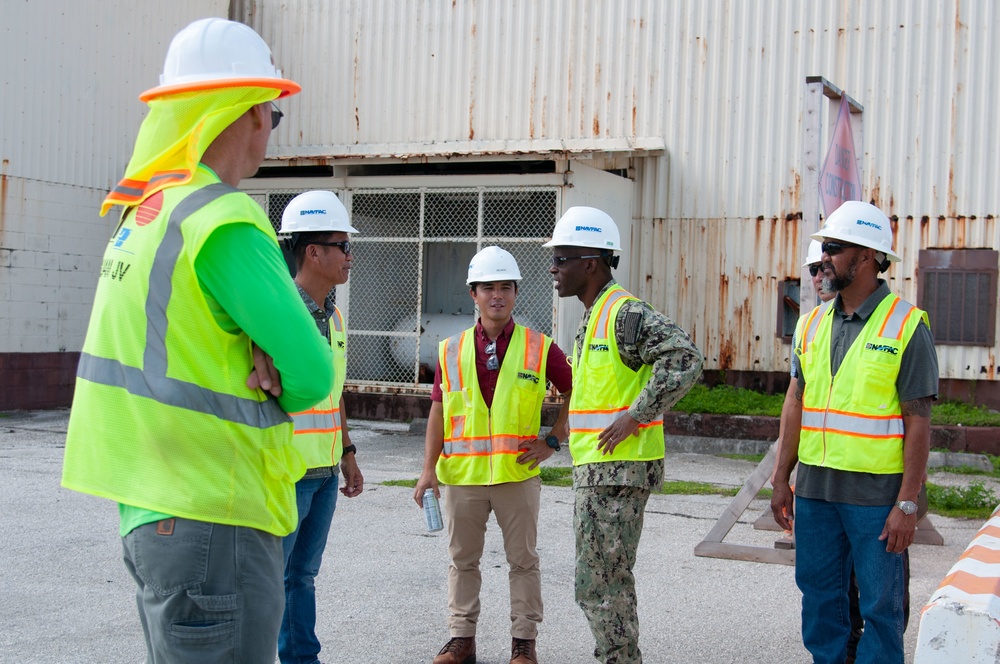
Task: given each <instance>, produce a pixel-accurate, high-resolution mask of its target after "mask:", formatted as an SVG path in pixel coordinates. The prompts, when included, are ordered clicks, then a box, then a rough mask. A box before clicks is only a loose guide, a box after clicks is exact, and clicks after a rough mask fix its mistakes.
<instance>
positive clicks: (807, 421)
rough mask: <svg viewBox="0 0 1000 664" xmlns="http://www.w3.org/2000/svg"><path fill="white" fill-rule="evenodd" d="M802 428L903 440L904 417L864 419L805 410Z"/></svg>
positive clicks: (842, 414)
mask: <svg viewBox="0 0 1000 664" xmlns="http://www.w3.org/2000/svg"><path fill="white" fill-rule="evenodd" d="M824 417H825V421H824ZM802 428H803V429H815V430H823V431H829V432H831V433H843V434H847V435H849V436H851V435H853V436H861V437H864V438H902V437H903V417H902V416H899V417H885V418H883V417H862V416H859V415H849V414H847V413H826V412H824V411H822V410H803V411H802Z"/></svg>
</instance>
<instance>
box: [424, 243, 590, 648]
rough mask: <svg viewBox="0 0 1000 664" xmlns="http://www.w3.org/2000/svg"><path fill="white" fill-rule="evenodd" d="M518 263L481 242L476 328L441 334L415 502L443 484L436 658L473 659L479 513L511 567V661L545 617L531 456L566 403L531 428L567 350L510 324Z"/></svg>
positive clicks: (556, 432)
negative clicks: (440, 643)
mask: <svg viewBox="0 0 1000 664" xmlns="http://www.w3.org/2000/svg"><path fill="white" fill-rule="evenodd" d="M520 280H521V272H520V270H519V269H518V266H517V261H515V260H514V257H513V256H512V255H511V254H510V253H509V252H507V251H505V250H503V249H501V248H500V247H485V248H483V249H482V250H481V251H480V252H479V253H477V254H476V255H475V256H474V257H473V258H472V261H471V262H470V263H469V277H468V281H467V283H468V286H469V295H470V296H471V297H472V299H473V300H474V301H475V303H476V306H477V307H478V308H479V313H480V316H479V320H478V321H477V322H476V325H475V326H474V327H472V328H469V329H468V330H466V331H464V332H462V333H460V334H457V335H455V336H453V337H451V338H449V339H446V340H444V341H442V342H441V344H440V346H439V348H438V365H437V370H436V371H435V373H434V389H433V391H432V393H431V411H430V415H429V416H428V420H427V436H426V439H425V447H424V468H423V472H421V474H420V479H419V480H417V485H416V488H415V489H414V492H413V499H414V500H415V501H416V502H417V504H418V505H421V506H423V494H424V491H425V490H427V489H433V491H434V494H435V495H437V496H440V489H439V486H438V483H439V482H440V483H441V484H445V485H447V488H446V489H445V491H444V501H445V502H444V510H443V511H444V515H445V519H446V520H447V522H448V538H449V545H448V553H449V555H450V557H451V565H450V567H449V569H448V610H449V613H450V616H449V618H448V630H449V632H450V634H451V638H450V639H449V640H448V642H447V643H446V644H445V645H444V647H443V648H442V649H441V651H440V652H439V653H438V655H437V656H436V657H435V658H434V664H473V663H474V662H475V661H476V625H477V622H478V620H479V606H480V604H479V589H480V586H481V584H482V577H481V575H480V571H479V560H480V558H481V557H482V554H483V545H484V542H485V536H486V522H487V520H488V518H489V515H490V512H493V514H494V515H495V516H496V520H497V523H498V524H499V525H500V530H501V531H502V533H503V541H504V550H505V551H506V554H507V563H508V564H509V565H510V574H509V577H510V619H511V629H510V631H511V637H512V638H511V656H510V657H511V658H510V661H511V664H536V662H537V661H538V660H537V655H536V648H535V639H536V637H537V635H538V625H539V623H541V622H542V585H541V583H542V577H541V571H540V568H539V562H538V552H537V551H536V549H535V542H536V540H537V536H538V509H539V502H540V496H541V479H540V478H539V476H538V475H539V473H540V471H539V469H538V465H539V464H540V463H541V462H542V461H545V460H546V459H548V458H549V457H550V456H552V454H553V453H554V452H556V451H558V450H559V449H560V441H561V440H564V439H565V438H566V436H567V433H568V432H567V427H566V420H567V415H568V408H569V401H568V399H566V400H565V401H564V403H563V406H562V408H561V410H560V411H559V415H558V416H557V418H556V421H555V423H554V424H553V426H552V429H551V430H550V431H549V433H548V434H547V435H546V436H545V437H544V438H543V437H542V435H541V433H540V427H541V410H542V400H543V399H544V398H545V395H546V392H547V390H546V384H547V382H548V381H552V384H553V385H554V386H555V388H556V389H557V390H558V391H559V392H560V393H562V394H563V395H564V398H565V397H566V396H567V395H569V394H570V388H571V374H570V369H569V365H568V364H567V362H566V355H565V354H564V353H563V352H562V351H561V350H560V349H559V347H558V346H557V345H556V344H555V343H553V342H552V339H551V338H549V337H548V336H546V335H544V334H542V333H541V332H537V331H535V330H532V329H529V328H526V327H523V326H521V325H517V324H516V323H514V318H513V311H514V303H515V300H516V299H517V292H518V282H519V281H520Z"/></svg>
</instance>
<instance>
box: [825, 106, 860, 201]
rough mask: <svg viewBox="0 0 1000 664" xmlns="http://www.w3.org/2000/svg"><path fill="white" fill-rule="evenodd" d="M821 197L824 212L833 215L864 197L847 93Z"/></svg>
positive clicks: (838, 121)
mask: <svg viewBox="0 0 1000 664" xmlns="http://www.w3.org/2000/svg"><path fill="white" fill-rule="evenodd" d="M819 197H820V200H821V201H822V202H823V216H825V217H829V216H830V215H831V214H833V211H834V210H836V209H837V208H838V207H840V204H841V203H843V202H844V201H860V200H861V173H860V172H858V160H857V155H856V154H855V151H854V134H853V133H852V132H851V109H850V106H849V105H848V103H847V95H846V94H845V95H843V96H842V97H841V98H840V112H839V113H837V126H836V127H834V129H833V137H832V138H831V139H830V148H829V149H828V150H827V151H826V161H824V162H823V168H822V169H821V170H820V173H819Z"/></svg>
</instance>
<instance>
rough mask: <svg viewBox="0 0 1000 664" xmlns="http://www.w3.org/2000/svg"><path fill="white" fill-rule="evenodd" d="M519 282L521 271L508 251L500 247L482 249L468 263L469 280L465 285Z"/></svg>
mask: <svg viewBox="0 0 1000 664" xmlns="http://www.w3.org/2000/svg"><path fill="white" fill-rule="evenodd" d="M520 280H521V271H520V270H519V269H518V267H517V261H516V260H514V257H513V256H511V254H510V252H509V251H504V250H503V249H501V248H500V247H483V248H482V249H480V251H479V253H478V254H476V255H475V256H473V257H472V260H471V261H470V262H469V278H468V279H466V281H465V283H466V284H470V285H471V284H475V283H481V282H486V281H520Z"/></svg>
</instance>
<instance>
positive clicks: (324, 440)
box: [289, 307, 347, 468]
mask: <svg viewBox="0 0 1000 664" xmlns="http://www.w3.org/2000/svg"><path fill="white" fill-rule="evenodd" d="M330 347H331V348H333V391H331V392H330V395H329V396H328V397H326V398H325V399H323V400H322V401H320V402H319V403H318V404H316V405H315V406H313V407H312V408H310V409H309V410H304V411H302V412H299V413H289V414H290V415H291V416H292V423H293V424H294V425H295V437H294V438H293V439H292V442H293V443H294V444H295V449H297V450H298V451H299V453H300V454H301V455H302V458H303V459H304V460H305V462H306V467H307V468H322V467H324V466H335V465H337V464H338V463H340V457H341V455H342V454H343V451H344V443H343V434H342V433H341V429H342V427H343V424H342V423H341V415H340V397H341V395H342V394H343V392H344V374H345V371H346V370H347V354H346V349H347V330H346V329H345V328H344V317H343V315H341V313H340V309H338V308H337V307H334V308H333V315H332V316H330Z"/></svg>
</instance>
